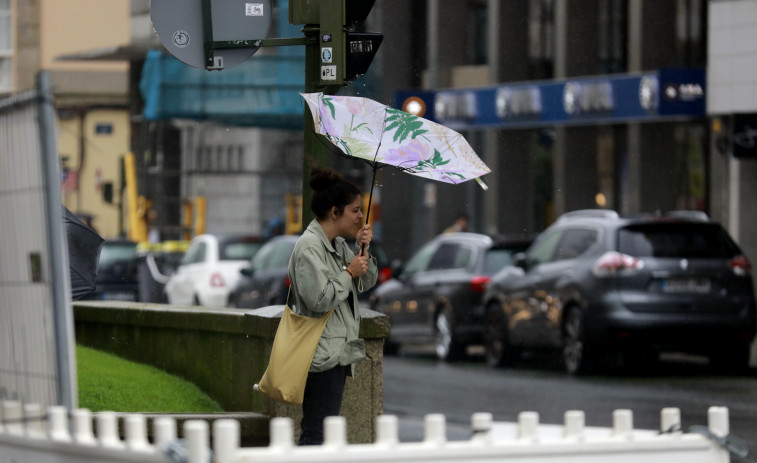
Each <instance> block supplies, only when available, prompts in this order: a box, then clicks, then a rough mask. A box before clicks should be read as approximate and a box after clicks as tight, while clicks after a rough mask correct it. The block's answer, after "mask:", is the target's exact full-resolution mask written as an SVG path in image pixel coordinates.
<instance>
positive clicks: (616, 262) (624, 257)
mask: <svg viewBox="0 0 757 463" xmlns="http://www.w3.org/2000/svg"><path fill="white" fill-rule="evenodd" d="M642 268H644V261H643V260H641V259H638V258H636V257H633V256H629V255H628V254H621V253H619V252H615V251H609V252H606V253H604V254H603V255H602V257H600V258H599V259H597V261H596V262H594V275H596V276H611V275H617V274H619V273H623V274H629V273H636V272H637V271H638V270H641V269H642Z"/></svg>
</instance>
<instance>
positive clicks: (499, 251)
mask: <svg viewBox="0 0 757 463" xmlns="http://www.w3.org/2000/svg"><path fill="white" fill-rule="evenodd" d="M509 265H513V253H512V251H510V250H509V249H503V248H491V249H489V250H487V251H486V255H484V271H485V272H487V273H496V272H498V271H500V270H501V269H503V268H505V267H507V266H509Z"/></svg>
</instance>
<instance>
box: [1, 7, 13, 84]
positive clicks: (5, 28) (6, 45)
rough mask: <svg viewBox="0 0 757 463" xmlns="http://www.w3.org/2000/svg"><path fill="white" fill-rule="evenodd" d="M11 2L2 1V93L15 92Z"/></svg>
mask: <svg viewBox="0 0 757 463" xmlns="http://www.w3.org/2000/svg"><path fill="white" fill-rule="evenodd" d="M11 20H12V15H11V0H0V93H10V92H11V91H13V27H11V26H12V23H11Z"/></svg>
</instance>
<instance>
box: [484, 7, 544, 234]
mask: <svg viewBox="0 0 757 463" xmlns="http://www.w3.org/2000/svg"><path fill="white" fill-rule="evenodd" d="M487 5H488V11H487V19H488V23H487V27H488V33H487V46H488V49H487V55H488V59H489V63H488V65H489V79H490V81H491V82H493V83H504V82H512V81H523V80H527V79H528V78H529V75H528V66H527V65H526V64H527V63H528V21H525V20H524V18H528V1H527V0H508V1H502V0H489V1H488V4H487ZM529 149H530V132H529V131H523V130H503V131H498V130H487V131H486V133H485V135H484V162H486V164H487V165H488V166H489V167H490V168H491V169H492V172H493V173H492V174H490V175H488V176H487V184H488V185H489V191H487V192H486V193H485V194H484V195H482V196H483V198H484V199H483V207H482V208H481V210H482V212H483V228H484V230H483V231H485V232H486V233H490V234H497V233H522V232H523V231H524V229H525V228H527V229H529V230H530V229H531V228H532V226H533V220H532V217H531V215H532V214H531V210H532V207H531V205H532V196H533V195H532V191H533V188H532V185H531V182H530V178H531V175H530V174H529V173H530V167H529V166H530V153H529ZM489 179H491V180H489Z"/></svg>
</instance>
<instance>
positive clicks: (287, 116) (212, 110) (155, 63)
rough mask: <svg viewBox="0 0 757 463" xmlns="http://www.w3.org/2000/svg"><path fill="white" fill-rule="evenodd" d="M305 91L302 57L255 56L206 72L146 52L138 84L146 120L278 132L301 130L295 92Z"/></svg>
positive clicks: (300, 109)
mask: <svg viewBox="0 0 757 463" xmlns="http://www.w3.org/2000/svg"><path fill="white" fill-rule="evenodd" d="M298 55H299V56H298ZM304 88H305V59H304V53H302V54H301V55H300V54H290V53H282V54H276V55H263V54H256V55H253V56H252V57H250V58H249V59H248V60H247V61H245V62H244V63H241V64H240V65H238V66H235V67H233V68H230V69H224V70H223V71H206V70H203V69H197V68H193V67H191V66H187V65H186V64H184V63H182V62H181V61H179V60H177V59H176V58H174V57H173V56H170V55H166V54H164V53H161V52H159V51H151V52H149V53H148V55H147V59H146V60H145V65H144V69H143V70H142V77H141V81H140V90H141V93H142V98H143V99H144V102H145V108H144V115H145V117H146V118H147V119H148V120H161V119H170V118H178V119H195V120H209V121H216V122H219V123H222V124H228V125H237V126H255V127H268V128H281V129H302V127H303V118H304V105H303V102H302V99H301V98H300V96H299V92H302V91H304Z"/></svg>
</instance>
